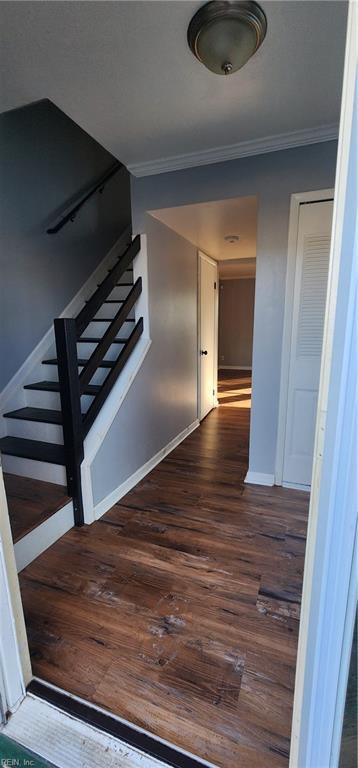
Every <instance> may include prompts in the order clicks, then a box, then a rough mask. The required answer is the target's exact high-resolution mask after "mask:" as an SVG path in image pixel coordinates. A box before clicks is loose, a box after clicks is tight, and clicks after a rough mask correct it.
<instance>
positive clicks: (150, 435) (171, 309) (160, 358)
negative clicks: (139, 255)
mask: <svg viewBox="0 0 358 768" xmlns="http://www.w3.org/2000/svg"><path fill="white" fill-rule="evenodd" d="M145 231H146V233H147V236H148V289H149V319H150V336H151V339H152V345H151V347H150V349H149V352H148V353H147V356H146V358H145V360H144V363H143V365H142V367H141V369H140V371H139V373H138V375H137V376H136V378H135V380H134V382H133V384H132V386H131V388H130V389H129V391H128V393H127V395H126V398H125V400H124V402H123V404H122V406H121V407H120V409H119V412H118V414H117V416H116V418H115V420H114V422H113V424H112V426H111V427H110V429H109V431H108V433H107V435H106V437H105V439H104V441H103V444H102V446H101V448H100V449H99V451H98V453H97V454H96V457H95V460H94V462H93V464H92V467H91V473H92V484H93V496H94V503H95V505H96V504H98V503H99V502H100V501H101V500H102V499H104V498H105V497H106V496H108V495H109V494H110V493H111V492H112V491H114V490H115V489H116V488H117V487H118V486H120V485H121V484H122V483H123V482H124V481H125V480H127V479H128V478H129V477H130V476H131V475H132V474H134V472H136V470H137V469H139V468H140V467H142V466H143V465H144V464H145V463H146V462H147V461H149V460H150V459H151V458H152V457H153V456H154V455H155V454H156V453H158V452H159V451H160V450H161V449H162V448H164V447H165V446H166V445H167V444H168V443H169V442H170V441H171V440H172V439H173V438H175V437H176V436H177V435H178V434H179V433H180V432H182V431H183V430H184V429H185V428H186V427H188V426H189V425H191V424H192V423H193V422H194V421H195V420H196V418H197V253H196V249H195V247H194V246H193V245H191V244H190V243H188V242H187V241H186V240H184V238H182V237H180V236H179V235H177V234H176V233H175V232H173V231H172V230H171V229H169V228H168V227H166V226H165V225H164V224H162V223H161V222H159V221H157V220H156V219H153V218H152V217H151V216H147V217H146V222H145Z"/></svg>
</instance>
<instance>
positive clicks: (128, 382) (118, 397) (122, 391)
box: [81, 235, 152, 524]
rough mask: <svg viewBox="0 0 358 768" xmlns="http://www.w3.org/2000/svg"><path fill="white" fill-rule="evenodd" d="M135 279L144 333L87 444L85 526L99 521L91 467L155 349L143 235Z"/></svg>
mask: <svg viewBox="0 0 358 768" xmlns="http://www.w3.org/2000/svg"><path fill="white" fill-rule="evenodd" d="M133 268H134V277H135V279H136V278H137V277H139V276H140V275H141V276H142V293H141V296H140V299H139V301H138V302H137V305H136V308H135V317H136V320H137V321H138V319H139V317H143V334H142V336H141V338H140V339H139V341H138V343H137V344H136V346H135V348H134V350H133V352H132V354H131V355H130V357H129V359H128V360H127V363H126V365H125V367H124V369H123V371H122V372H121V373H120V375H119V376H118V379H117V381H116V383H115V384H114V386H113V388H112V390H111V392H110V393H109V395H108V397H107V399H106V401H105V403H104V404H103V406H102V408H101V410H100V412H99V414H98V416H97V418H96V420H95V422H94V424H93V425H92V427H91V429H90V431H89V433H88V435H87V437H86V439H85V442H84V460H83V462H82V466H81V477H82V496H83V508H84V519H85V523H88V524H89V523H93V521H94V520H95V519H96V516H95V511H94V502H93V489H92V475H91V465H92V463H93V461H94V458H95V456H96V454H97V451H98V450H99V449H100V447H101V445H102V444H103V441H104V438H105V436H106V434H107V432H108V430H109V428H110V426H111V424H112V423H113V421H114V419H115V418H116V416H117V414H118V412H119V410H120V407H121V405H122V403H123V401H124V399H125V397H126V395H127V393H128V390H129V389H130V387H131V386H132V384H133V382H134V380H135V378H136V376H137V375H138V373H139V371H140V369H141V367H142V365H143V363H144V360H145V358H146V355H147V353H148V352H149V349H150V347H151V343H152V342H151V339H150V338H149V295H148V251H147V237H146V235H142V236H141V248H140V251H139V253H138V254H137V256H136V257H135V259H134V262H133Z"/></svg>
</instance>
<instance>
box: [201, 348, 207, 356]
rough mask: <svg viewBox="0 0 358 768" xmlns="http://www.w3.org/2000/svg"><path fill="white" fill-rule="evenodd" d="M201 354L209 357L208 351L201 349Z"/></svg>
mask: <svg viewBox="0 0 358 768" xmlns="http://www.w3.org/2000/svg"><path fill="white" fill-rule="evenodd" d="M200 354H201V355H207V354H208V350H207V349H201V350H200Z"/></svg>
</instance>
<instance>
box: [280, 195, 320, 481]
mask: <svg viewBox="0 0 358 768" xmlns="http://www.w3.org/2000/svg"><path fill="white" fill-rule="evenodd" d="M332 199H334V190H333V189H319V190H314V191H309V192H294V193H292V195H291V203H290V218H289V225H288V247H287V272H286V288H285V310H284V321H283V335H282V353H281V376H280V396H279V405H278V428H277V444H276V462H275V485H282V482H283V463H284V453H285V439H286V421H287V406H288V386H289V378H290V359H291V346H292V323H293V305H294V297H295V276H296V254H297V238H298V226H299V215H300V205H301V204H302V203H313V202H316V203H317V202H324V201H326V200H332ZM290 487H299V486H296V485H293V484H290ZM306 490H307V489H306Z"/></svg>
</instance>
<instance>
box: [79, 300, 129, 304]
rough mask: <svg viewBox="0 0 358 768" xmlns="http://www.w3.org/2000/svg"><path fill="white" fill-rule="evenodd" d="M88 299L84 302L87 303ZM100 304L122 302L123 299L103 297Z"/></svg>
mask: <svg viewBox="0 0 358 768" xmlns="http://www.w3.org/2000/svg"><path fill="white" fill-rule="evenodd" d="M88 302H89V299H88V300H87V301H86V302H85V303H86V304H88ZM102 304H124V299H105V301H103V302H102Z"/></svg>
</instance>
